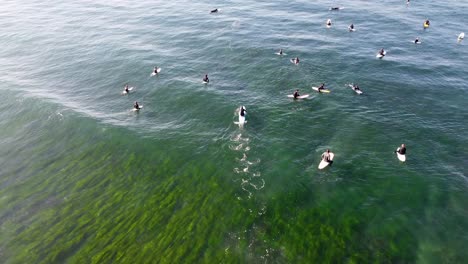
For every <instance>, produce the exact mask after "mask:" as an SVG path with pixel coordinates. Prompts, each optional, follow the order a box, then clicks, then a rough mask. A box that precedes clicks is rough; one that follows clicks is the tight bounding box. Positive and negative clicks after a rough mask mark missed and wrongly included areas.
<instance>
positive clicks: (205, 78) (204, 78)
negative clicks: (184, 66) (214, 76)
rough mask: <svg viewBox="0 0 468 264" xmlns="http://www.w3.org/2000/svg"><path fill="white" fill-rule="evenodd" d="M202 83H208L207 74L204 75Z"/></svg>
mask: <svg viewBox="0 0 468 264" xmlns="http://www.w3.org/2000/svg"><path fill="white" fill-rule="evenodd" d="M203 81H204V82H206V83H209V82H210V79H208V74H205V77H203Z"/></svg>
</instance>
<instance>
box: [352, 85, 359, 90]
mask: <svg viewBox="0 0 468 264" xmlns="http://www.w3.org/2000/svg"><path fill="white" fill-rule="evenodd" d="M353 89H354V91H361V89H359V85H353Z"/></svg>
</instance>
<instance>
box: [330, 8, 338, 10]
mask: <svg viewBox="0 0 468 264" xmlns="http://www.w3.org/2000/svg"><path fill="white" fill-rule="evenodd" d="M330 10H340V8H339V7H332V8H330Z"/></svg>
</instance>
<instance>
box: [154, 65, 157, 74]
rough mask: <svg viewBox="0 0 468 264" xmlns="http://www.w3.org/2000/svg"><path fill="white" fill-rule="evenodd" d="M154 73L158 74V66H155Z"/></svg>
mask: <svg viewBox="0 0 468 264" xmlns="http://www.w3.org/2000/svg"><path fill="white" fill-rule="evenodd" d="M153 73H154V74H158V66H155V67H154V70H153Z"/></svg>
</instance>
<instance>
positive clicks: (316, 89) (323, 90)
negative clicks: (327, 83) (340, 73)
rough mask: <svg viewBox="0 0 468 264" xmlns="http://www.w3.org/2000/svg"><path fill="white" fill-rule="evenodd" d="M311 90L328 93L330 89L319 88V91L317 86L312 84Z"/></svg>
mask: <svg viewBox="0 0 468 264" xmlns="http://www.w3.org/2000/svg"><path fill="white" fill-rule="evenodd" d="M312 90H314V91H317V92H319V93H329V92H330V90H328V89H321V90H320V91H319V88H318V87H315V86H312Z"/></svg>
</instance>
